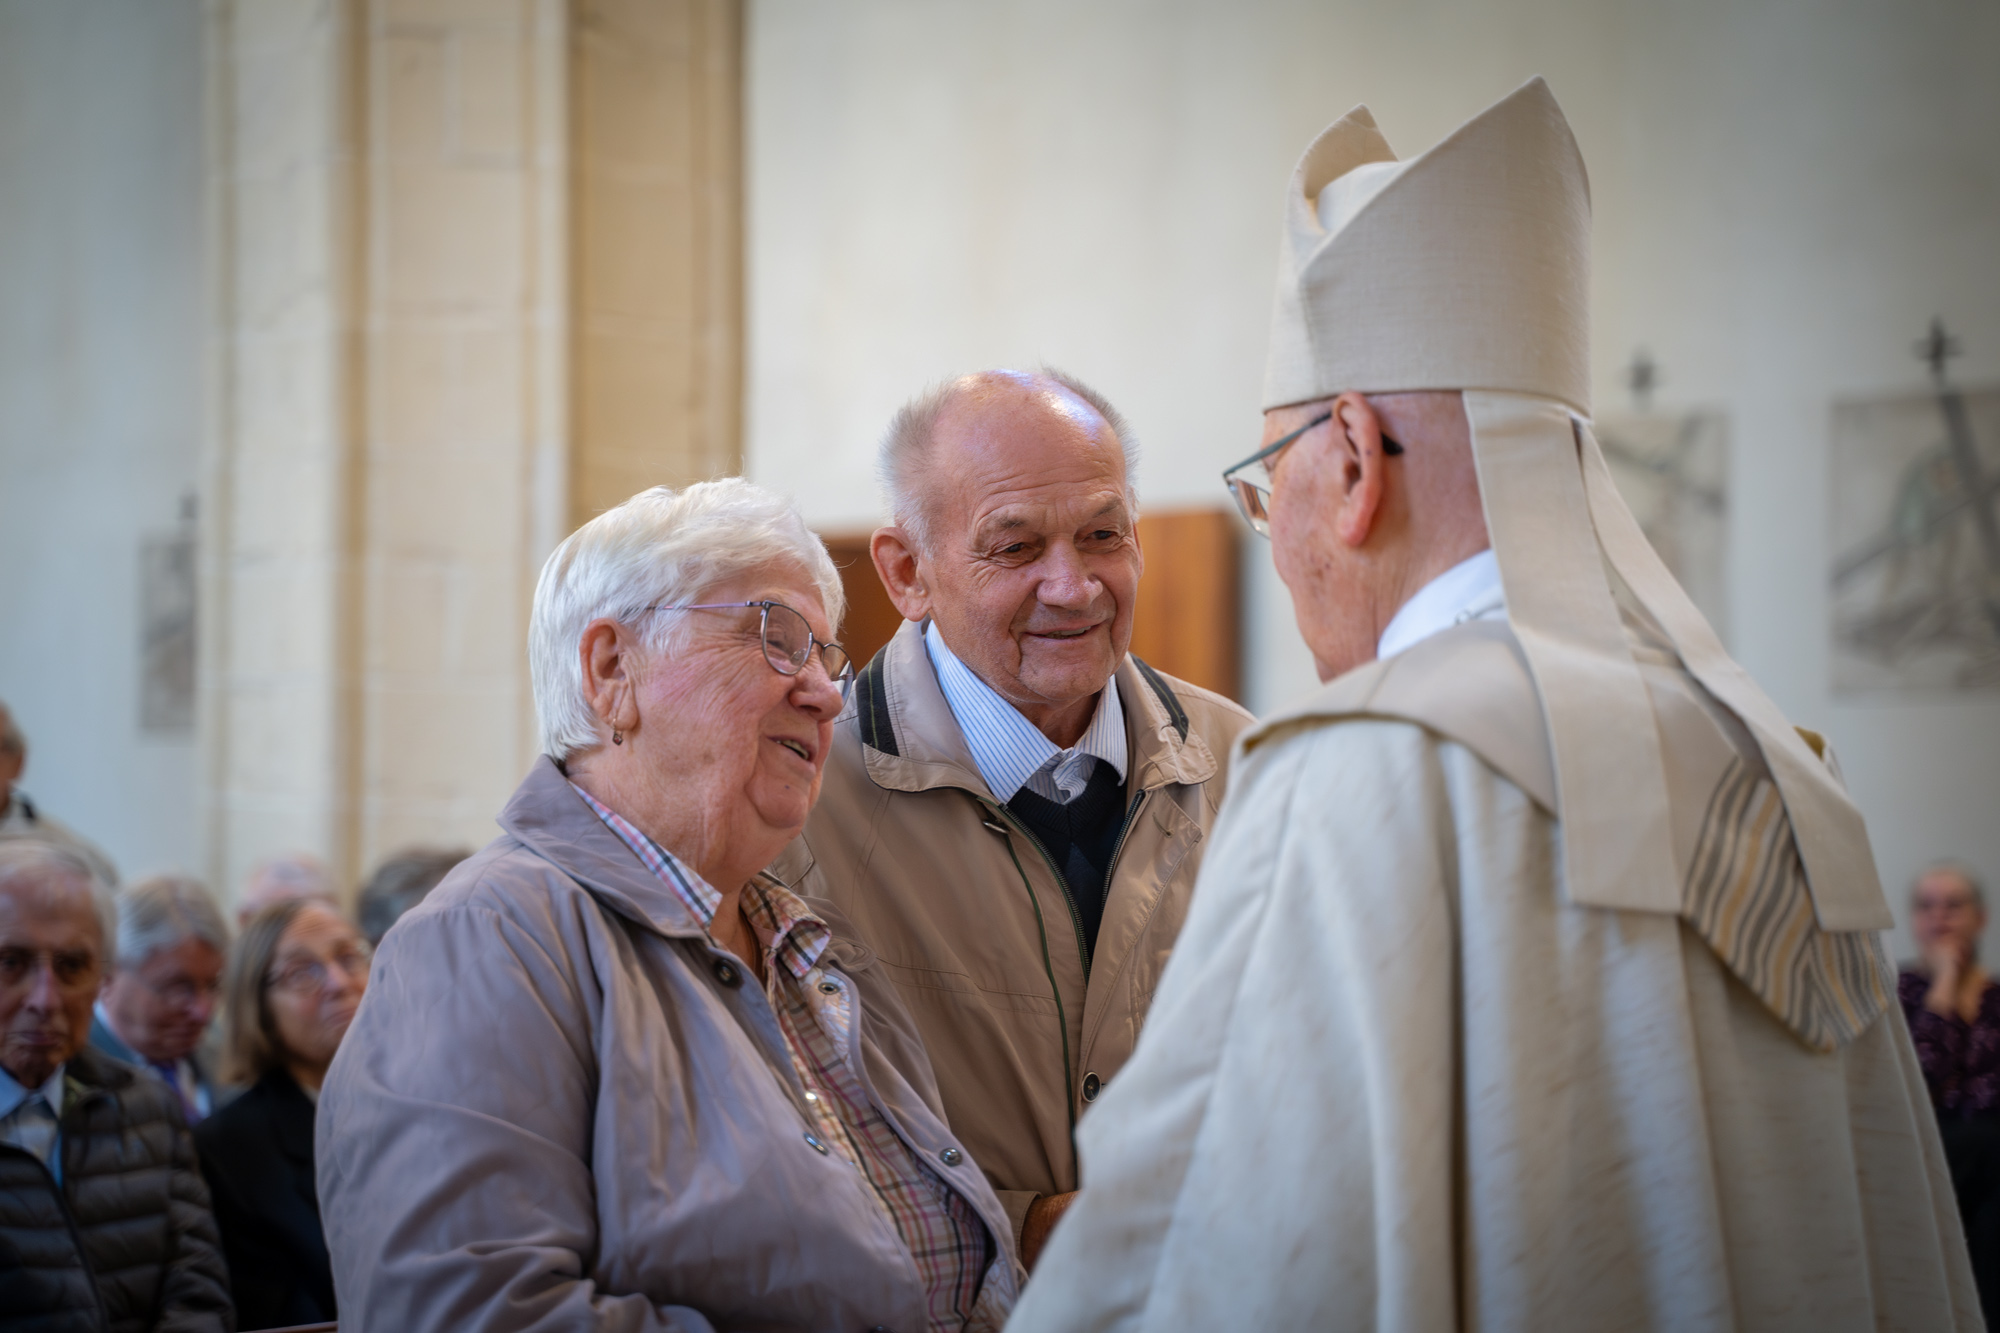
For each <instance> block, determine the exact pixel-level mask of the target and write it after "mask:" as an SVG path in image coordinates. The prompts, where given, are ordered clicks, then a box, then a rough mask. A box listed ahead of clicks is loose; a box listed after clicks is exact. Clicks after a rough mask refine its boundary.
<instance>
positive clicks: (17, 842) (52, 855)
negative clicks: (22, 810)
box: [0, 837, 118, 962]
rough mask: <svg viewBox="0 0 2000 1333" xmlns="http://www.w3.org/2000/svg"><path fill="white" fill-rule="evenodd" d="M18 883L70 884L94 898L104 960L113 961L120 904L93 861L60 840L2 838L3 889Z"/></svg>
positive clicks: (0, 878) (0, 875)
mask: <svg viewBox="0 0 2000 1333" xmlns="http://www.w3.org/2000/svg"><path fill="white" fill-rule="evenodd" d="M15 884H22V885H33V886H37V887H41V888H47V887H50V886H53V885H57V884H69V885H72V886H74V887H75V888H78V889H81V890H83V892H84V893H85V894H86V895H88V897H89V898H90V909H91V911H92V913H93V914H94V915H95V916H96V917H97V931H98V934H99V935H100V936H101V937H102V939H103V941H104V943H103V952H104V961H106V962H109V961H110V955H111V946H112V942H113V941H114V940H115V939H116V938H117V936H118V907H117V903H116V900H115V899H114V897H113V895H112V890H111V886H110V885H109V884H106V883H105V882H104V881H103V880H101V879H99V878H98V877H97V872H96V871H94V870H92V869H91V868H90V862H88V861H86V860H84V859H83V857H81V856H79V855H78V854H77V853H75V852H73V851H71V850H70V849H69V848H67V847H64V846H63V845H61V844H60V843H54V842H48V841H45V840H44V839H41V838H35V837H7V838H0V889H6V888H8V887H11V886H12V885H15Z"/></svg>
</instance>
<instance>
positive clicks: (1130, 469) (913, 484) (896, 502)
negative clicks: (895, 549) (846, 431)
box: [875, 366, 1139, 555]
mask: <svg viewBox="0 0 2000 1333" xmlns="http://www.w3.org/2000/svg"><path fill="white" fill-rule="evenodd" d="M986 375H1000V376H1006V377H1009V378H1012V379H1015V380H1017V381H1020V382H1024V383H1025V382H1028V381H1031V380H1036V379H1041V380H1048V381H1050V382H1051V383H1054V384H1057V385H1060V386H1061V387H1062V388H1064V389H1067V390H1068V391H1069V392H1070V393H1072V394H1074V395H1076V396H1077V397H1078V398H1080V399H1082V400H1083V401H1084V402H1085V403H1086V404H1088V405H1089V407H1090V409H1091V411H1093V412H1095V413H1097V415H1098V416H1100V417H1102V418H1103V419H1104V424H1105V425H1107V426H1109V427H1110V428H1111V433H1112V434H1113V435H1115V436H1116V437H1117V438H1118V447H1119V449H1120V450H1121V451H1122V452H1123V453H1124V455H1125V498H1126V503H1127V504H1129V505H1130V506H1131V508H1132V511H1133V515H1134V517H1136V516H1137V514H1138V509H1139V488H1138V483H1137V481H1136V480H1135V478H1136V477H1137V476H1138V471H1139V442H1138V440H1137V439H1135V438H1134V437H1133V434H1132V427H1131V426H1130V424H1128V423H1127V422H1126V420H1125V416H1124V414H1123V413H1121V412H1120V411H1119V410H1118V409H1117V408H1115V407H1113V406H1112V405H1111V400H1110V399H1109V398H1106V397H1105V396H1104V395H1103V394H1101V393H1099V392H1098V391H1097V390H1095V389H1093V388H1091V387H1090V386H1089V385H1088V384H1085V383H1084V382H1083V381H1082V380H1080V379H1078V378H1077V377H1076V376H1074V375H1072V374H1069V373H1068V372H1067V371H1063V370H1058V369H1056V368H1055V367H1054V366H1038V367H1037V368H1036V369H1035V370H1034V371H1032V372H1030V373H1028V374H1022V373H1021V372H1019V371H1011V370H1003V371H988V372H986ZM984 379H985V375H961V376H960V377H959V378H957V379H952V380H946V381H944V382H943V383H942V384H935V385H932V386H931V387H930V388H928V389H926V390H924V391H923V392H922V393H920V394H918V395H917V396H916V397H915V398H912V399H911V400H910V401H909V402H907V403H904V404H903V405H902V406H901V407H900V408H898V409H897V410H896V415H895V416H893V417H891V418H890V419H889V430H888V433H887V434H885V435H884V436H883V437H882V448H881V451H880V452H879V454H878V455H877V457H876V463H875V471H876V480H877V481H879V482H880V483H881V486H882V494H883V497H884V498H885V499H887V500H888V502H889V515H890V518H891V520H892V521H893V522H895V523H896V524H898V525H899V526H900V527H901V528H902V529H903V531H905V532H907V533H909V534H910V537H911V539H912V540H914V541H915V542H916V544H917V549H918V550H919V551H920V552H922V553H923V554H925V555H929V554H930V553H931V552H932V551H933V550H935V549H936V548H935V547H934V546H933V545H932V538H934V537H935V536H936V535H937V534H936V533H934V532H933V531H931V514H930V510H929V499H930V496H929V487H928V486H927V485H926V482H927V481H928V478H927V477H926V475H925V472H926V468H925V464H926V463H927V462H928V461H929V459H930V453H931V446H932V444H933V443H934V442H935V441H936V437H937V428H938V423H939V422H940V421H941V420H943V418H944V414H945V413H946V412H947V411H948V410H949V409H950V408H951V406H952V404H954V403H956V402H957V401H958V400H959V399H960V398H962V397H964V396H965V395H966V394H969V393H972V392H974V391H975V390H976V389H977V388H978V387H979V385H980V384H981V383H982V381H983V380H984Z"/></svg>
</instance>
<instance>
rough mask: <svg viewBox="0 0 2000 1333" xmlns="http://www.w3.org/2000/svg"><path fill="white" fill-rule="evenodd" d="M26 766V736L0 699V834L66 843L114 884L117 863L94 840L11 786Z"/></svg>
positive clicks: (103, 879)
mask: <svg viewBox="0 0 2000 1333" xmlns="http://www.w3.org/2000/svg"><path fill="white" fill-rule="evenodd" d="M27 767H28V738H27V737H26V736H23V735H22V734H21V728H20V727H19V726H17V725H15V722H14V715H13V713H11V712H9V711H8V709H7V705H6V704H4V703H0V838H40V839H42V840H43V841H44V842H53V843H55V844H57V845H58V846H61V847H67V848H68V849H69V850H70V851H72V852H75V853H76V854H77V855H78V856H80V857H82V858H83V862H84V864H85V865H87V866H89V867H90V869H91V872H92V873H93V874H95V875H96V876H97V879H98V882H99V883H101V884H109V885H110V886H111V887H113V888H116V887H117V886H118V867H116V866H115V865H113V864H112V863H111V858H110V857H108V856H106V855H105V854H104V853H103V851H102V850H100V849H99V848H98V846H97V844H96V843H93V842H92V841H90V839H88V838H86V837H84V836H83V835H82V834H81V833H78V832H77V831H76V830H75V829H72V828H71V827H70V826H69V825H67V824H64V823H62V822H61V821H59V820H55V819H51V818H50V817H49V816H48V814H47V813H46V812H45V811H43V810H42V809H40V808H39V807H38V806H36V805H35V803H34V802H33V801H31V800H29V799H28V797H27V795H26V793H24V792H20V791H17V790H15V786H14V784H16V783H18V782H19V781H20V780H21V774H22V772H23V771H24V770H25V769H26V768H27Z"/></svg>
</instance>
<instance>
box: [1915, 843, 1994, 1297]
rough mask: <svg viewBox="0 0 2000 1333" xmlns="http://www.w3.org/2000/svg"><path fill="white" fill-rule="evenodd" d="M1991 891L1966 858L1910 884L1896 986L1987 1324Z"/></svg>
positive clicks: (1990, 1284) (1990, 1278) (1990, 1273)
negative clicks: (1911, 957) (1911, 943)
mask: <svg viewBox="0 0 2000 1333" xmlns="http://www.w3.org/2000/svg"><path fill="white" fill-rule="evenodd" d="M1985 933H1986V894H1985V891H1984V890H1983V889H1981V888H1980V886H1979V880H1978V878H1977V877H1976V876H1974V875H1973V873H1972V871H1971V870H1969V869H1967V868H1966V867H1965V866H1961V865H1954V864H1951V863H1949V862H1946V863H1943V864H1939V865H1934V866H1931V867H1930V868H1929V869H1927V870H1925V871H1924V872H1923V873H1922V874H1921V875H1919V876H1917V880H1916V883H1914V884H1912V885H1911V886H1910V934H1911V935H1912V936H1914V937H1915V939H1916V942H1917V949H1918V957H1917V959H1916V961H1915V962H1912V963H1905V964H1904V965H1903V972H1902V975H1901V976H1900V977H1899V978H1898V979H1897V990H1898V992H1899V994H1900V996H1901V998H1902V1001H1903V1017H1904V1018H1906V1019H1907V1020H1908V1021H1909V1024H1910V1039H1911V1041H1912V1043H1913V1044H1914V1045H1915V1046H1916V1048H1917V1063H1918V1064H1920V1065H1922V1066H1923V1071H1924V1082H1925V1083H1926V1084H1927V1085H1928V1086H1929V1087H1930V1093H1931V1102H1932V1104H1933V1105H1934V1106H1935V1107H1936V1108H1937V1113H1938V1131H1939V1134H1940V1136H1941V1137H1942V1138H1943V1140H1944V1156H1945V1161H1946V1162H1947V1163H1949V1164H1950V1166H1951V1183H1952V1188H1953V1191H1954V1192H1955V1193H1956V1194H1957V1196H1958V1209H1959V1216H1960V1220H1961V1221H1963V1222H1964V1224H1965V1243H1966V1248H1967V1249H1968V1250H1969V1251H1971V1254H1972V1276H1973V1279H1974V1281H1976V1282H1977V1283H1978V1284H1979V1303H1980V1305H1981V1306H1983V1307H1984V1308H1985V1311H1986V1317H1987V1322H1988V1323H1989V1324H1992V1323H2000V983H1996V982H1995V981H1994V980H1993V977H1992V976H1991V975H1990V974H1989V973H1988V972H1987V971H1986V969H1985V967H1984V966H1982V965H1981V964H1980V961H1979V939H1980V937H1981V936H1982V935H1984V934H1985Z"/></svg>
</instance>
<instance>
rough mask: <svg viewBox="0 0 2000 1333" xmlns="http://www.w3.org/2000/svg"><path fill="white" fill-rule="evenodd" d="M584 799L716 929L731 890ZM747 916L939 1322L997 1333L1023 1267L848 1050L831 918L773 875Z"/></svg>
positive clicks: (817, 1096)
mask: <svg viewBox="0 0 2000 1333" xmlns="http://www.w3.org/2000/svg"><path fill="white" fill-rule="evenodd" d="M570 785H571V786H572V787H574V788H575V790H576V793H577V795H579V796H581V797H582V798H583V799H584V802H585V803H586V804H587V805H589V806H590V808H591V809H592V810H593V811H595V812H596V813H597V817H598V818H599V819H601V820H603V821H604V824H605V826H606V827H607V828H609V829H610V830H611V831H612V832H613V833H615V834H617V835H618V839H619V841H621V842H623V843H624V844H625V845H626V846H627V847H629V848H631V849H632V854H633V855H634V856H636V857H638V858H639V861H640V863H641V864H643V865H644V866H645V867H646V868H647V869H648V870H650V871H652V872H653V874H654V875H656V876H658V877H659V879H660V881H661V882H662V883H664V884H665V885H666V886H667V887H668V888H670V889H672V890H673V891H674V894H675V896H676V897H678V898H679V899H680V900H681V901H682V902H683V903H685V904H687V908H688V910H689V911H691V912H693V913H694V915H695V919H696V920H698V921H700V922H701V924H702V927H703V929H705V930H712V929H713V927H714V923H715V914H716V912H717V910H718V909H720V907H721V906H722V895H721V894H720V893H718V892H717V891H716V890H715V888H714V887H713V886H711V885H710V884H708V883H707V882H706V881H704V880H703V879H702V878H701V876H699V875H697V874H695V873H694V872H693V871H692V870H690V869H688V867H687V866H685V865H683V864H682V863H681V861H680V859H679V858H677V857H676V856H674V854H673V853H672V852H669V851H668V850H667V849H666V848H664V847H662V846H660V845H659V844H658V843H657V842H654V841H653V840H652V839H651V838H649V837H647V836H646V835H645V834H644V833H642V832H640V831H639V830H638V829H637V828H636V827H634V826H633V825H632V824H631V823H630V822H629V821H627V820H625V819H623V818H621V817H620V816H619V815H618V814H616V813H615V812H613V811H612V810H610V809H608V808H607V807H605V806H604V805H602V804H600V803H599V802H598V801H597V800H596V799H595V798H594V797H592V796H591V794H590V793H589V792H587V791H585V790H584V789H583V788H581V787H577V786H576V784H575V783H571V784H570ZM743 916H744V920H745V921H747V922H748V923H749V925H750V928H751V930H752V931H753V932H754V933H755V934H756V936H757V942H758V944H759V945H760V946H762V948H763V952H764V974H765V978H766V980H765V983H764V996H765V998H766V999H767V1000H768V1001H769V1002H770V1005H771V1009H772V1011H773V1012H774V1013H775V1014H776V1015H777V1019H778V1027H779V1030H780V1031H781V1032H783V1033H784V1037H785V1048H786V1050H787V1052H788V1053H789V1054H790V1056H791V1059H792V1068H793V1070H794V1071H796V1072H797V1074H798V1076H799V1082H800V1083H802V1084H804V1085H805V1089H806V1094H805V1095H806V1104H807V1106H809V1107H810V1108H811V1110H812V1115H813V1120H814V1122H815V1124H816V1125H817V1127H818V1129H819V1139H820V1142H821V1143H823V1144H825V1145H826V1148H827V1149H828V1150H831V1151H832V1152H835V1153H838V1154H839V1155H840V1157H841V1158H842V1159H844V1160H845V1161H846V1162H847V1163H848V1164H849V1165H851V1166H853V1167H854V1168H855V1169H856V1170H858V1171H860V1172H861V1174H862V1175H863V1176H864V1177H865V1178H866V1179H867V1181H868V1184H869V1185H870V1187H871V1191H872V1194H873V1196H874V1198H875V1200H876V1202H877V1203H878V1204H879V1205H880V1206H881V1208H882V1211H883V1213H884V1214H885V1215H886V1216H887V1217H888V1219H889V1221H890V1222H891V1223H893V1224H894V1225H895V1228H896V1234H897V1235H899V1236H901V1237H902V1240H903V1244H904V1245H906V1246H907V1247H908V1248H909V1251H910V1257H911V1258H912V1259H913V1260H914V1261H915V1262H916V1267H917V1274H918V1276H919V1277H920V1278H921V1279H922V1280H923V1284H924V1290H925V1292H926V1293H927V1294H928V1298H929V1304H930V1327H931V1329H932V1330H934V1331H939V1333H942V1331H946V1330H948V1331H949V1333H960V1331H961V1330H963V1333H998V1331H999V1329H1000V1326H1001V1325H1002V1324H1003V1323H1005V1322H1006V1317H1007V1312H1008V1310H1009V1309H1011V1308H1012V1306H1013V1296H1014V1290H1013V1288H1014V1280H1013V1271H1012V1266H1011V1265H1010V1264H1009V1263H1008V1262H1007V1261H1006V1258H1005V1256H1004V1255H1002V1254H1001V1253H1000V1252H999V1250H998V1248H997V1247H996V1246H995V1245H994V1243H993V1238H992V1237H991V1235H990V1234H989V1233H988V1231H987V1228H986V1224H985V1223H984V1222H982V1221H981V1220H980V1217H979V1214H978V1213H977V1212H976V1211H974V1209H973V1207H972V1205H971V1204H969V1203H967V1202H966V1201H965V1199H964V1198H962V1197H961V1196H960V1195H958V1194H957V1193H956V1192H955V1191H953V1190H952V1189H951V1188H950V1187H949V1186H948V1185H946V1184H945V1182H944V1180H943V1179H942V1178H940V1177H939V1176H938V1174H937V1173H936V1172H934V1171H932V1170H931V1168H930V1166H929V1164H928V1163H927V1162H926V1161H925V1160H924V1158H923V1156H922V1155H920V1154H919V1153H918V1152H917V1151H916V1150H915V1149H914V1148H912V1147H911V1146H910V1145H909V1144H907V1143H905V1142H904V1141H903V1140H902V1139H901V1138H900V1137H899V1136H898V1135H897V1134H896V1131H895V1129H894V1128H893V1127H892V1126H891V1125H890V1123H889V1121H888V1119H887V1118H886V1117H885V1116H883V1114H882V1112H881V1111H880V1110H878V1109H877V1108H876V1107H875V1105H874V1104H873V1103H872V1102H870V1101H869V1100H868V1096H867V1093H866V1092H864V1091H863V1089H862V1086H861V1080H860V1079H859V1077H857V1076H856V1074H855V1072H854V1069H853V1066H852V1065H851V1064H850V1063H849V1061H848V1059H847V1056H846V1054H845V1051H846V1050H847V1049H848V1047H849V1046H850V1044H851V1040H852V1036H853V1032H854V1021H855V1003H854V997H853V995H852V993H851V990H850V988H851V986H852V983H851V982H849V981H848V980H847V978H846V977H844V976H842V975H841V974H839V973H838V972H833V971H830V970H827V969H824V968H821V967H820V966H819V960H820V956H821V955H822V954H824V953H825V952H826V947H827V945H828V944H829V943H831V942H832V939H833V935H832V932H831V931H829V930H828V929H827V926H826V923H825V922H824V921H821V920H820V919H819V918H818V917H816V916H814V915H813V914H812V912H811V911H810V910H809V909H808V908H807V907H806V905H805V903H804V901H802V900H801V899H800V898H799V897H798V896H797V895H796V894H793V893H791V892H790V891H789V890H787V889H785V888H783V887H781V886H779V885H777V884H774V883H771V882H769V881H764V880H752V881H750V883H748V884H746V885H744V887H743Z"/></svg>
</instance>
